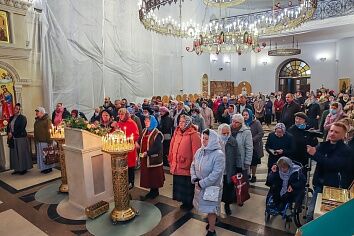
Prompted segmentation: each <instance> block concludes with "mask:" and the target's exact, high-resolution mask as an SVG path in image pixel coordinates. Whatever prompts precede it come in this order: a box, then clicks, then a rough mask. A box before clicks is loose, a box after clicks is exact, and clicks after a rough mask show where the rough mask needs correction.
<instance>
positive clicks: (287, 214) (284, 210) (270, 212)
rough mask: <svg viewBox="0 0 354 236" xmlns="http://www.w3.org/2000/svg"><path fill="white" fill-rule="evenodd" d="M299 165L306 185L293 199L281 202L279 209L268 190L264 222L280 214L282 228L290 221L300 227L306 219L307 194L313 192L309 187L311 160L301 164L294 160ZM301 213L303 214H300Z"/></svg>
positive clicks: (286, 226)
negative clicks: (282, 222)
mask: <svg viewBox="0 0 354 236" xmlns="http://www.w3.org/2000/svg"><path fill="white" fill-rule="evenodd" d="M293 162H294V163H296V164H297V165H299V166H301V170H300V171H301V172H302V174H303V175H304V176H305V177H306V185H305V186H304V189H303V191H302V192H301V193H300V194H299V195H298V196H296V197H295V199H294V201H292V202H287V203H285V204H283V206H282V207H281V209H279V206H277V204H275V203H274V197H273V195H272V193H271V191H269V192H268V194H267V197H266V209H265V222H266V223H269V221H270V218H271V217H275V216H278V215H280V216H281V217H282V219H283V220H284V228H290V224H291V223H292V222H294V223H295V226H296V227H297V228H299V227H301V226H302V225H303V224H304V221H305V220H306V212H307V208H308V203H309V195H312V194H313V190H312V189H311V188H310V184H309V182H310V171H311V160H310V159H309V162H308V164H307V165H305V166H302V165H301V163H298V162H295V161H293ZM302 215H303V216H302Z"/></svg>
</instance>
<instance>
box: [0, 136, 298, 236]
mask: <svg viewBox="0 0 354 236" xmlns="http://www.w3.org/2000/svg"><path fill="white" fill-rule="evenodd" d="M264 139H266V137H265V138H264ZM266 161H267V157H264V158H262V164H261V165H260V166H259V168H258V172H257V173H258V174H257V182H256V183H255V184H252V186H251V188H250V192H251V199H249V200H248V201H247V202H246V203H245V204H244V206H243V207H238V206H236V205H232V207H231V209H232V215H231V216H228V217H227V216H226V215H225V214H224V212H223V211H222V213H221V215H220V216H219V217H218V222H217V228H216V231H217V235H219V236H220V235H221V236H229V235H230V236H231V235H272V236H273V235H293V234H294V233H295V231H296V228H295V226H294V224H291V227H290V229H288V228H285V227H284V222H283V221H282V220H281V218H280V217H276V218H274V219H272V220H271V221H270V222H268V223H267V224H266V223H265V220H264V209H265V195H266V194H267V191H268V188H267V187H266V186H265V185H264V182H265V178H266V172H267V170H266V164H265V163H266ZM31 172H32V173H31V174H30V175H27V174H26V175H24V176H21V177H20V178H23V177H26V178H31V180H30V181H28V180H27V182H25V184H22V185H21V183H19V182H22V183H23V181H22V180H18V181H16V180H13V179H11V180H9V178H12V177H11V176H10V177H9V176H8V173H6V178H5V179H4V178H3V177H2V176H5V174H4V173H2V174H0V235H14V236H15V235H16V236H19V235H92V234H91V233H89V231H88V230H87V228H86V221H85V220H76V221H74V220H69V219H65V218H63V217H61V216H59V214H58V212H57V206H58V204H46V203H42V202H39V201H37V200H38V195H40V194H41V193H42V192H41V191H43V189H44V190H45V188H46V187H47V189H50V185H53V184H55V183H56V181H58V178H57V177H58V176H57V174H53V175H52V176H51V177H46V178H45V179H43V176H42V174H40V172H39V171H38V170H37V169H36V168H34V169H33V170H31ZM55 173H56V172H55ZM165 173H166V181H165V185H164V187H163V188H162V189H161V190H160V196H158V197H157V198H156V199H153V200H148V202H149V203H151V204H153V205H155V206H156V207H157V208H158V209H159V211H160V212H161V217H162V218H161V221H160V223H159V224H158V225H157V226H156V227H155V228H153V229H152V230H151V231H150V232H148V233H146V234H145V235H148V236H156V235H160V236H167V235H173V236H179V235H181V236H187V235H195V236H197V235H205V234H206V230H205V226H206V216H205V215H200V214H198V212H196V211H195V210H194V209H193V210H192V211H191V212H186V211H183V210H181V209H180V208H179V203H178V202H176V201H173V200H172V199H171V195H172V176H171V175H170V174H168V170H165ZM13 178H16V177H13ZM139 178H140V176H139V171H137V172H136V186H139ZM29 183H30V184H31V185H30V186H29ZM39 190H41V191H39ZM38 191H39V192H38ZM46 191H47V190H46ZM37 192H38V194H37V196H36V193H37ZM146 193H147V191H146V189H142V188H139V187H135V188H133V189H132V190H131V195H132V198H133V199H136V200H140V198H141V196H144V195H145V194H146ZM36 199H37V200H36ZM116 227H120V226H119V225H116ZM132 235H134V234H132Z"/></svg>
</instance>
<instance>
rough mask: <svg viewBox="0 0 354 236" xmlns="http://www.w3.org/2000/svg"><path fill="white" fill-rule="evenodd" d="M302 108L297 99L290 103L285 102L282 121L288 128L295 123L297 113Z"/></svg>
mask: <svg viewBox="0 0 354 236" xmlns="http://www.w3.org/2000/svg"><path fill="white" fill-rule="evenodd" d="M300 110H301V108H300V106H299V104H297V103H296V102H295V101H293V102H292V103H290V104H288V103H285V105H284V107H283V110H282V112H281V118H280V121H281V122H282V123H284V125H285V127H286V128H287V129H288V128H290V126H292V125H293V124H294V123H295V113H297V112H299V111H300Z"/></svg>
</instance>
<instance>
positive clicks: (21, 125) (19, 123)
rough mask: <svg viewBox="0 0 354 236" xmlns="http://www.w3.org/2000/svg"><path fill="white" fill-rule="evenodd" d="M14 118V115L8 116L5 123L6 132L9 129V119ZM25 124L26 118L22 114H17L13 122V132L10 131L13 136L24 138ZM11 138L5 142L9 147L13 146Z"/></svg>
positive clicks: (25, 133)
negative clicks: (6, 123) (7, 121)
mask: <svg viewBox="0 0 354 236" xmlns="http://www.w3.org/2000/svg"><path fill="white" fill-rule="evenodd" d="M13 119H14V116H11V117H10V120H9V124H8V125H7V133H10V131H11V121H12V120H13ZM26 126H27V118H26V117H25V116H24V115H21V114H20V115H18V117H17V119H16V121H15V124H14V132H13V133H12V136H13V138H25V137H27V132H26ZM13 138H11V139H8V140H7V144H8V145H9V148H14V140H13Z"/></svg>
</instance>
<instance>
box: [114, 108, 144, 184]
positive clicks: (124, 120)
mask: <svg viewBox="0 0 354 236" xmlns="http://www.w3.org/2000/svg"><path fill="white" fill-rule="evenodd" d="M118 117H119V121H118V122H117V124H116V127H117V128H118V129H120V130H122V131H124V133H125V134H126V136H127V137H131V136H132V137H133V139H134V142H135V143H136V142H137V141H138V139H139V129H138V125H137V124H136V123H135V122H134V121H133V120H132V118H130V114H129V112H128V111H127V109H126V108H120V109H119V110H118ZM136 146H137V147H138V146H139V145H138V144H137V143H136ZM136 161H137V151H136V149H135V148H134V150H132V151H130V152H129V153H128V179H129V189H131V188H133V187H134V179H135V176H134V175H135V174H134V170H135V167H136Z"/></svg>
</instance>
